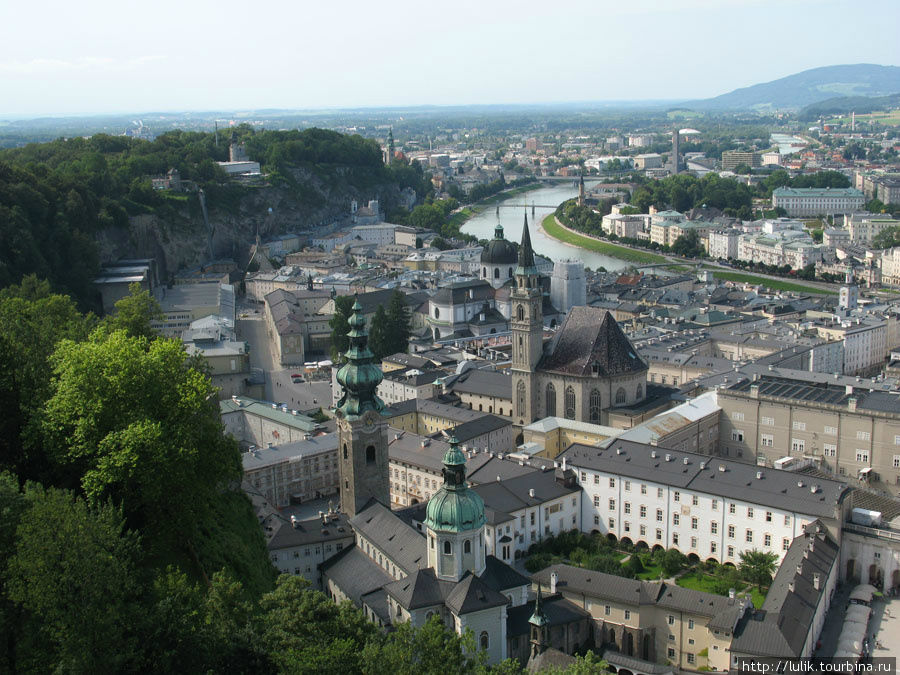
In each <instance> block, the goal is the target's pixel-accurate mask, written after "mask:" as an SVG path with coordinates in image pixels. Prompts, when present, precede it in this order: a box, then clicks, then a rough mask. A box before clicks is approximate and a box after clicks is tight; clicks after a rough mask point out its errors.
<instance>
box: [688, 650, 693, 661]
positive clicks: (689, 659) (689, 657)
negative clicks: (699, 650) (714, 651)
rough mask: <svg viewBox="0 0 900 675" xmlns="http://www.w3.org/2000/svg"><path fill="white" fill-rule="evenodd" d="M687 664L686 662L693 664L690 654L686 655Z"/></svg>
mask: <svg viewBox="0 0 900 675" xmlns="http://www.w3.org/2000/svg"><path fill="white" fill-rule="evenodd" d="M687 662H688V663H693V662H694V655H693V654H691V653H690V652H688V655H687Z"/></svg>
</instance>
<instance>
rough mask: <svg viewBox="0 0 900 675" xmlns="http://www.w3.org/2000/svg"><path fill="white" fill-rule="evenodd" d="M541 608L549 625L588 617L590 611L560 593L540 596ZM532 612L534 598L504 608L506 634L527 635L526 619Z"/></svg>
mask: <svg viewBox="0 0 900 675" xmlns="http://www.w3.org/2000/svg"><path fill="white" fill-rule="evenodd" d="M541 608H542V609H543V610H544V614H545V615H546V616H547V619H548V620H549V624H548V625H550V626H560V625H563V624H567V623H571V622H573V621H578V620H579V619H586V618H590V616H591V613H590V612H588V611H586V610H584V609H582V608H581V607H579V606H578V605H576V604H575V603H574V602H570V601H569V600H566V599H565V598H563V597H562V596H561V595H559V594H557V595H549V596H544V597H543V598H541ZM533 613H534V600H529V601H528V602H526V603H525V604H524V605H519V606H517V607H509V608H507V610H506V635H507V637H515V636H520V635H528V632H529V624H528V619H529V618H530V617H531V615H532V614H533Z"/></svg>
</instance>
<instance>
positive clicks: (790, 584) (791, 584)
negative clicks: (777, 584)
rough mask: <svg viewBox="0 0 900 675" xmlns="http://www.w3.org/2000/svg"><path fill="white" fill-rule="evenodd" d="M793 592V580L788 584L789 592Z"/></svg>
mask: <svg viewBox="0 0 900 675" xmlns="http://www.w3.org/2000/svg"><path fill="white" fill-rule="evenodd" d="M793 592H794V582H793V581H792V582H790V583H789V584H788V593H793Z"/></svg>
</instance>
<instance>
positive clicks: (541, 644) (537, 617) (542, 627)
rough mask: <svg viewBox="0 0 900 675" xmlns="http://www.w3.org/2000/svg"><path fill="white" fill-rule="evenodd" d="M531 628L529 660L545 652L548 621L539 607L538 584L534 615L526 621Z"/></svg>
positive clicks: (539, 588) (539, 592) (539, 593)
mask: <svg viewBox="0 0 900 675" xmlns="http://www.w3.org/2000/svg"><path fill="white" fill-rule="evenodd" d="M528 624H529V626H530V627H531V631H530V632H531V640H530V642H531V658H532V659H533V658H535V657H536V656H537V655H538V654H543V653H544V652H545V651H547V635H546V633H547V630H548V625H549V624H550V620H549V619H548V618H547V615H546V614H545V613H544V608H543V607H541V586H540V584H538V592H537V600H535V601H534V613H533V614H532V615H531V618H530V619H528Z"/></svg>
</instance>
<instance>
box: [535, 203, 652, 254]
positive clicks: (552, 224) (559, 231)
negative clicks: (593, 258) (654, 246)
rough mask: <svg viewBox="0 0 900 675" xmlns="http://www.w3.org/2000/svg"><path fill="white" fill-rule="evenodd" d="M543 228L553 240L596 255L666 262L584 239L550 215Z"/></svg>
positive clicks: (603, 242)
mask: <svg viewBox="0 0 900 675" xmlns="http://www.w3.org/2000/svg"><path fill="white" fill-rule="evenodd" d="M543 227H544V231H545V232H546V233H547V234H548V235H550V236H551V237H553V238H554V239H559V240H560V241H564V242H566V243H567V244H573V245H575V246H578V247H580V248H585V249H587V250H589V251H596V252H597V253H602V254H603V255H608V256H610V257H611V258H618V259H619V260H626V261H628V262H633V263H643V264H655V263H661V262H666V259H665V258H664V257H663V256H661V255H656V254H655V253H645V252H644V251H635V250H634V249H630V248H626V247H624V246H616V245H615V244H610V243H609V242H606V241H600V240H598V239H593V238H591V237H586V236H584V235H582V234H576V233H575V232H570V231H569V230H567V229H565V228H563V227H562V226H561V225H558V224H557V223H556V216H555V215H554V214H552V213H551V214H550V215H548V216H547V217H546V218H544V222H543Z"/></svg>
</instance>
